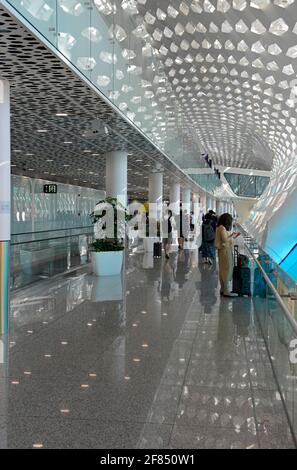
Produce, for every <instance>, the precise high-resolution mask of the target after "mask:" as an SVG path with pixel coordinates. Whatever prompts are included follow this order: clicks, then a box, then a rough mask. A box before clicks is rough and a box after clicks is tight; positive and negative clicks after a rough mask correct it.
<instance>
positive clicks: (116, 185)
mask: <svg viewBox="0 0 297 470" xmlns="http://www.w3.org/2000/svg"><path fill="white" fill-rule="evenodd" d="M127 167H128V154H127V152H123V151H116V152H110V153H108V154H107V155H106V196H107V197H115V198H117V199H118V200H119V201H120V202H121V204H123V205H124V206H126V205H127V188H128V177H127V174H128V168H127Z"/></svg>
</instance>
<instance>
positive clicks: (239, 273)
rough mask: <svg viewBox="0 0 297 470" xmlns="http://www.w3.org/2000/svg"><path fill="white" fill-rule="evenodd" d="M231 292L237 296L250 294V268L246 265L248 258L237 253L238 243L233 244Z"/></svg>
mask: <svg viewBox="0 0 297 470" xmlns="http://www.w3.org/2000/svg"><path fill="white" fill-rule="evenodd" d="M232 292H234V293H235V294H238V295H239V296H242V295H248V296H250V295H251V270H250V268H249V267H248V258H247V257H246V256H245V255H240V254H239V253H238V245H235V246H234V268H233V277H232Z"/></svg>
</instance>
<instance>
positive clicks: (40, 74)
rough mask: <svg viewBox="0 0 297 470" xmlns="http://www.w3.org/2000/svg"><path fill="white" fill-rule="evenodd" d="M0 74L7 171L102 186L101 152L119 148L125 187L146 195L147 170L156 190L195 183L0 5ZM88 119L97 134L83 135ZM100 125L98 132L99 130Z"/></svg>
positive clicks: (132, 192) (134, 193)
mask: <svg viewBox="0 0 297 470" xmlns="http://www.w3.org/2000/svg"><path fill="white" fill-rule="evenodd" d="M0 59H1V60H0V77H1V78H4V79H8V80H9V82H10V85H11V126H12V164H13V172H14V173H17V174H24V175H28V176H32V177H40V178H44V179H49V180H56V181H61V182H67V183H72V184H79V185H81V186H88V187H93V188H96V189H104V188H105V181H104V175H105V155H106V153H108V152H111V151H114V150H126V151H127V152H128V154H129V157H128V185H129V186H128V192H129V196H130V197H131V198H132V197H139V198H142V197H146V196H147V190H148V177H149V174H150V173H151V172H152V171H154V170H155V169H156V168H163V169H164V191H165V194H168V191H169V188H170V185H171V182H172V181H174V180H175V179H176V180H180V181H181V183H182V185H183V186H185V187H190V188H191V189H192V190H193V191H194V192H195V191H198V187H197V185H196V184H194V182H192V180H190V179H189V178H188V177H187V176H186V175H185V174H184V173H183V172H181V171H180V169H179V168H178V167H177V166H176V165H174V164H173V163H172V162H170V161H169V160H168V159H167V158H166V157H165V156H164V155H163V154H162V153H160V152H159V151H158V150H157V149H156V148H155V147H154V146H153V145H152V144H151V143H150V142H149V141H147V140H146V139H145V138H144V137H143V136H142V135H141V134H140V133H139V132H138V131H137V130H136V129H134V128H132V127H131V125H130V124H129V123H127V122H126V121H125V120H124V119H123V118H122V117H120V116H119V115H118V113H117V112H116V111H115V110H113V109H112V108H111V107H110V106H109V105H108V104H107V103H106V102H105V101H103V99H102V98H100V97H99V96H98V94H97V93H96V92H95V91H92V90H91V89H90V88H89V87H88V86H87V85H86V83H85V82H83V81H82V80H80V79H79V78H77V77H76V76H75V74H73V73H72V72H71V71H70V70H69V69H68V68H67V66H66V65H64V64H63V62H62V61H60V60H59V59H57V58H56V57H55V56H54V54H53V53H52V52H50V51H49V50H48V49H47V48H46V47H45V46H43V45H42V44H41V43H40V42H39V41H38V40H37V39H36V38H35V37H33V36H32V34H31V33H29V32H28V31H26V30H25V28H24V27H22V26H21V25H19V24H18V23H17V22H16V21H15V19H14V18H13V17H11V16H10V15H9V14H8V13H6V12H5V11H4V10H3V9H2V8H1V7H0ZM94 117H96V118H98V119H100V122H101V123H102V126H101V127H102V132H101V134H100V136H99V138H98V137H90V136H89V137H88V136H86V135H85V134H86V132H85V131H87V130H89V129H91V128H92V124H93V122H94ZM105 126H106V127H107V128H108V133H105V131H104V127H105Z"/></svg>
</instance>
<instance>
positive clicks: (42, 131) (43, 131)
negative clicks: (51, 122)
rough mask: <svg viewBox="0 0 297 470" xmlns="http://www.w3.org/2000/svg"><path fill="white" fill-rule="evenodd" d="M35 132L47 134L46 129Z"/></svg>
mask: <svg viewBox="0 0 297 470" xmlns="http://www.w3.org/2000/svg"><path fill="white" fill-rule="evenodd" d="M37 132H40V133H45V132H48V130H47V129H37Z"/></svg>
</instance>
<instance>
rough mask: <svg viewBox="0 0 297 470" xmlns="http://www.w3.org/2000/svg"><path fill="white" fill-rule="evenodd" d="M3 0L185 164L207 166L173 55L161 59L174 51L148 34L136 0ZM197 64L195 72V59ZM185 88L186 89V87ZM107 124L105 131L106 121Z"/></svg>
mask: <svg viewBox="0 0 297 470" xmlns="http://www.w3.org/2000/svg"><path fill="white" fill-rule="evenodd" d="M1 3H3V4H4V5H7V6H8V7H9V8H10V9H11V11H12V13H14V12H17V13H18V14H19V15H21V16H20V19H21V20H22V18H24V19H25V20H27V22H28V23H29V27H30V28H32V29H33V30H34V29H36V30H37V31H38V32H39V33H40V34H41V35H42V37H43V38H45V39H46V40H47V41H49V43H50V44H51V45H52V46H53V47H54V48H55V49H57V50H58V51H59V53H60V57H61V59H62V60H64V61H65V62H66V64H68V65H71V66H72V67H73V66H74V67H75V69H76V70H77V71H78V72H80V74H82V75H83V76H84V77H85V78H86V79H87V80H89V81H90V82H91V83H92V84H93V85H94V86H95V87H96V88H97V89H98V90H99V91H100V92H101V93H102V94H103V95H104V96H105V97H106V98H107V99H108V100H109V101H111V102H112V103H113V105H114V106H115V107H117V108H118V110H120V111H121V112H122V113H123V114H124V115H125V116H126V117H127V118H128V119H129V120H130V121H131V122H133V123H134V124H135V125H136V126H137V127H138V128H139V129H140V130H141V131H142V132H143V133H144V134H145V135H146V136H147V137H148V138H150V139H151V141H152V142H153V143H154V144H155V145H156V146H157V147H158V148H159V149H160V150H161V151H163V152H164V153H165V154H166V155H167V156H169V157H170V158H172V159H173V160H174V161H175V162H176V163H177V164H179V165H180V166H181V167H184V166H185V165H184V163H185V161H187V162H189V161H190V160H192V161H194V162H196V166H200V163H201V166H203V159H202V158H201V162H200V159H199V160H198V161H197V155H200V154H201V149H200V148H199V142H198V141H197V132H196V131H195V129H194V128H191V125H188V124H187V125H185V119H184V118H185V116H184V114H183V111H182V109H181V107H180V105H179V101H178V96H177V94H176V91H175V90H174V87H173V85H172V84H171V81H170V80H169V79H168V77H167V73H166V72H167V71H166V69H165V66H166V67H169V66H170V60H171V59H169V58H168V61H167V63H165V65H164V64H163V63H162V61H161V60H160V59H161V54H162V53H164V54H166V53H167V52H168V51H167V52H166V47H165V46H163V47H162V48H161V52H160V50H159V49H158V48H156V47H154V43H155V41H160V38H158V37H153V36H152V35H151V34H150V33H148V31H147V29H148V28H147V24H146V22H145V21H144V19H141V18H142V17H141V16H140V15H138V13H139V12H138V7H139V5H137V3H136V2H134V1H133V2H132V1H129V2H128V1H127V2H123V1H121V0H89V1H73V0H46V1H45V0H38V1H35V0H25V1H24V0H2V2H1V0H0V4H1ZM11 7H12V8H11ZM148 14H149V13H148ZM147 21H148V22H149V18H148V17H147ZM167 30H168V34H169V33H170V30H169V28H167ZM156 34H158V33H156ZM189 60H191V58H190V57H189ZM192 68H193V72H192V73H195V70H196V69H195V67H194V64H193V67H192ZM169 75H170V73H169ZM193 76H194V75H193ZM172 79H173V84H174V83H175V81H176V80H178V81H180V82H181V85H182V80H180V79H179V78H178V77H175V78H173V77H172ZM197 86H198V85H197ZM179 88H180V90H179V92H180V93H181V92H182V89H183V88H182V86H180V87H179ZM177 90H178V88H177ZM98 123H99V121H98ZM99 127H100V123H99ZM101 128H102V132H103V133H104V125H103V124H102V125H101Z"/></svg>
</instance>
